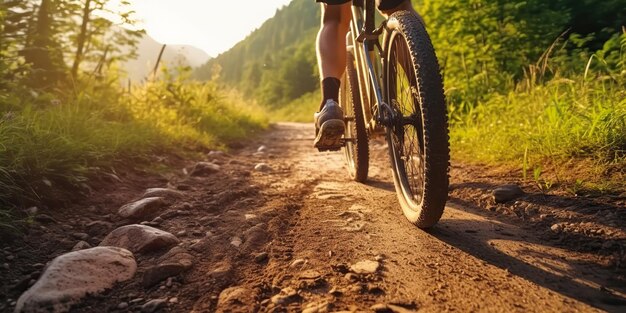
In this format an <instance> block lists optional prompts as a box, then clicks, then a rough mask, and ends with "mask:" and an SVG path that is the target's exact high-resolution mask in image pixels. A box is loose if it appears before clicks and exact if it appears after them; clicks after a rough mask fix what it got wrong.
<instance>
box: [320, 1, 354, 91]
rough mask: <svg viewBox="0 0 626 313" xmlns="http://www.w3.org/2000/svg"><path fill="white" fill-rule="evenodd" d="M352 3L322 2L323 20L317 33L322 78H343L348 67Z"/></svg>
mask: <svg viewBox="0 0 626 313" xmlns="http://www.w3.org/2000/svg"><path fill="white" fill-rule="evenodd" d="M350 18H351V14H350V3H349V2H348V3H346V4H342V5H327V4H322V21H321V27H320V31H319V33H318V34H317V64H318V67H319V72H320V80H323V79H324V78H327V77H335V78H338V79H341V76H342V75H343V71H344V69H345V67H346V34H347V33H348V29H349V28H350Z"/></svg>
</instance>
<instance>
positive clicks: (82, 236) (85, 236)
mask: <svg viewBox="0 0 626 313" xmlns="http://www.w3.org/2000/svg"><path fill="white" fill-rule="evenodd" d="M72 237H74V238H76V239H78V240H83V241H85V240H87V239H89V235H88V234H86V233H72Z"/></svg>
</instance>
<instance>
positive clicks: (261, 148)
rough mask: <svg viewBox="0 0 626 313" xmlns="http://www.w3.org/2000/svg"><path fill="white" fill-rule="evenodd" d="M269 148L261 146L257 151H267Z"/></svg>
mask: <svg viewBox="0 0 626 313" xmlns="http://www.w3.org/2000/svg"><path fill="white" fill-rule="evenodd" d="M266 150H267V147H266V146H260V147H259V148H258V149H256V152H265V151H266Z"/></svg>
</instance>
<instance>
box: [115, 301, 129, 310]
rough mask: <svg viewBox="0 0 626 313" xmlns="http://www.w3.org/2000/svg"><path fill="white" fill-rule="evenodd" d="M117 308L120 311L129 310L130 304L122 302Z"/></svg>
mask: <svg viewBox="0 0 626 313" xmlns="http://www.w3.org/2000/svg"><path fill="white" fill-rule="evenodd" d="M117 308H118V309H119V310H124V309H126V308H128V302H120V303H119V304H118V305H117Z"/></svg>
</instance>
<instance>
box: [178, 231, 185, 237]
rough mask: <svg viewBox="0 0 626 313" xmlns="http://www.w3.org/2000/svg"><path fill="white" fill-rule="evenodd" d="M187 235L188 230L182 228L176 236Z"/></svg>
mask: <svg viewBox="0 0 626 313" xmlns="http://www.w3.org/2000/svg"><path fill="white" fill-rule="evenodd" d="M185 236H187V231H186V230H181V231H179V232H177V233H176V237H185Z"/></svg>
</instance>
